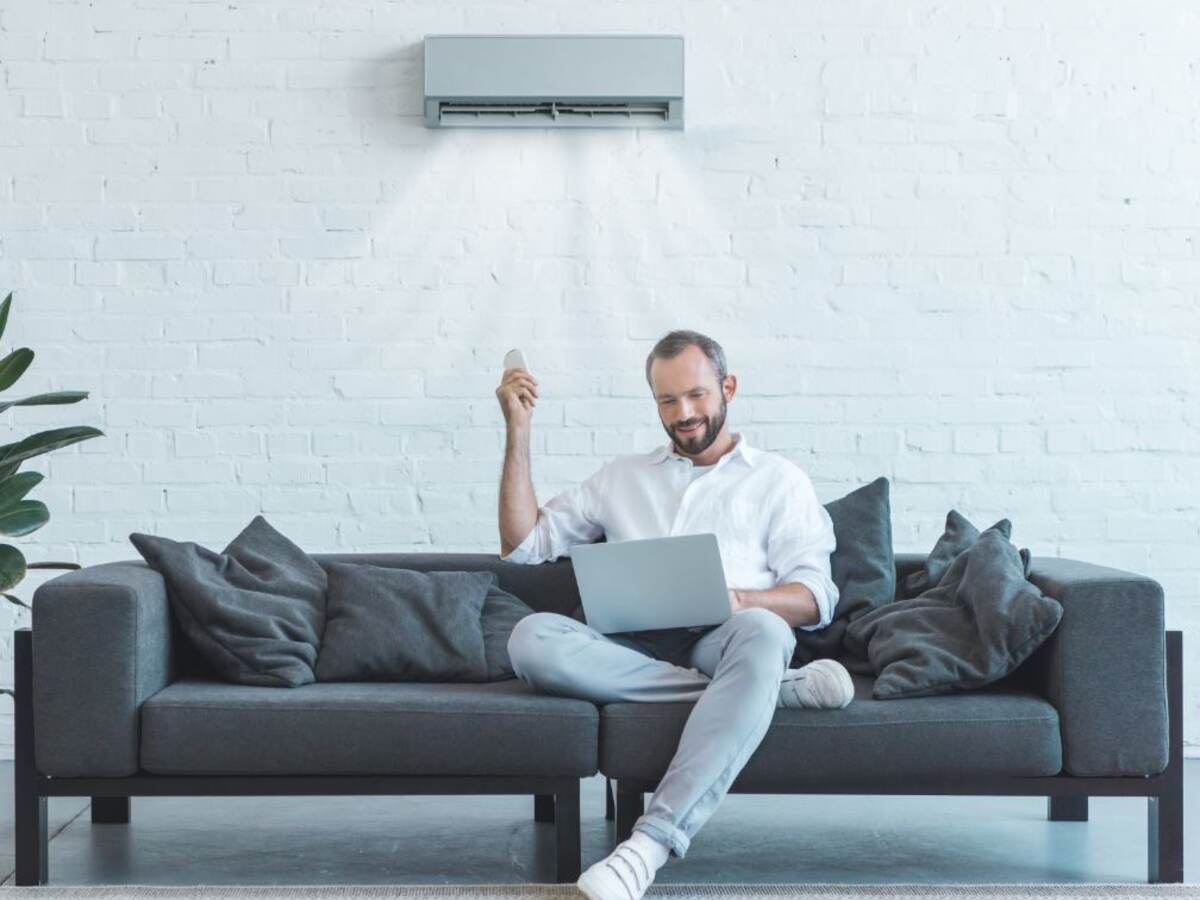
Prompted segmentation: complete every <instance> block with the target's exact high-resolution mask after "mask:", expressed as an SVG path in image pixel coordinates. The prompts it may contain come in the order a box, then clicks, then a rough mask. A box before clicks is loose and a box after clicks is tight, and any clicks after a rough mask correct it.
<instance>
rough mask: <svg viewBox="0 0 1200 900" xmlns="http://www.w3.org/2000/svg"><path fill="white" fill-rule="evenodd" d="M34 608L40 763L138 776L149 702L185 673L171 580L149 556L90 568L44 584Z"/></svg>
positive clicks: (45, 767)
mask: <svg viewBox="0 0 1200 900" xmlns="http://www.w3.org/2000/svg"><path fill="white" fill-rule="evenodd" d="M31 605H32V608H33V691H32V694H33V726H34V727H33V731H34V765H35V767H36V768H37V770H38V771H39V772H40V773H42V774H43V775H52V776H63V777H67V776H86V775H91V776H116V775H132V774H133V773H135V772H136V771H137V770H138V755H139V754H138V742H139V740H138V739H139V716H140V707H141V704H142V701H144V700H145V699H146V698H147V697H149V696H150V695H152V694H155V693H157V692H158V691H159V690H161V689H162V688H163V687H165V686H166V685H168V684H169V683H170V682H171V681H172V680H173V679H174V677H175V672H176V668H175V658H174V649H173V644H174V642H173V640H172V636H171V610H170V606H169V604H168V602H167V592H166V585H165V583H164V581H163V578H162V576H161V575H160V574H159V573H158V572H157V571H155V570H154V569H152V568H150V567H149V566H147V565H146V564H145V563H144V562H142V561H140V560H138V561H122V562H111V563H103V564H100V565H95V566H86V567H84V568H82V569H75V570H73V571H71V572H68V573H66V574H64V575H59V576H58V577H56V578H52V579H51V580H49V581H47V582H45V583H44V584H42V585H40V586H39V587H38V588H37V590H36V591H34V594H33V603H32V604H31Z"/></svg>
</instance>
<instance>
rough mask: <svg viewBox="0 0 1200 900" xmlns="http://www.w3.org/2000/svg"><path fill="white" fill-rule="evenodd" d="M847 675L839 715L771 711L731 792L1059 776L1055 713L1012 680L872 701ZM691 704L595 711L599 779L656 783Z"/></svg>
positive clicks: (861, 680)
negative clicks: (850, 691)
mask: <svg viewBox="0 0 1200 900" xmlns="http://www.w3.org/2000/svg"><path fill="white" fill-rule="evenodd" d="M851 677H852V678H853V679H854V688H855V699H854V700H853V701H852V702H851V703H850V704H849V705H848V706H846V707H844V708H843V709H776V710H775V717H774V719H773V720H772V722H771V727H770V729H768V731H767V734H766V736H765V737H764V738H763V741H762V743H761V744H759V746H758V747H757V748H756V749H755V751H754V753H753V754H752V755H751V757H750V759H749V760H748V761H747V762H746V765H745V767H744V768H743V769H742V771H741V773H740V774H739V775H738V777H737V779H736V781H735V782H734V784H735V786H736V787H738V788H740V789H742V790H751V791H752V790H753V789H754V788H763V789H766V788H769V787H771V786H773V785H778V786H790V785H794V784H798V783H803V782H806V781H807V782H816V783H818V784H819V783H821V782H828V781H831V780H842V779H845V780H847V781H849V780H854V781H859V782H861V781H863V780H865V779H877V780H879V781H881V782H885V783H886V782H889V781H894V780H897V779H900V780H906V779H907V780H911V779H913V778H921V777H926V776H928V777H931V778H936V779H945V778H947V777H951V776H956V775H957V776H967V775H1021V776H1027V775H1053V774H1055V773H1057V772H1058V771H1059V770H1060V769H1061V768H1062V744H1061V741H1060V737H1059V728H1058V713H1057V711H1056V710H1055V708H1054V707H1053V706H1051V705H1050V703H1048V702H1047V701H1046V700H1044V699H1042V698H1041V697H1039V696H1037V695H1036V694H1033V693H1030V692H1029V691H1027V690H1023V689H1021V688H1020V687H1018V686H1016V685H1015V684H1014V683H1012V679H1003V680H1001V681H997V682H994V683H993V684H990V685H987V686H985V687H983V688H980V689H978V690H973V691H967V692H963V693H958V694H945V695H938V696H933V697H915V698H910V699H898V700H873V699H871V686H872V682H873V678H872V677H871V676H866V675H857V674H853V673H852V674H851ZM694 705H695V704H694V703H608V704H605V705H604V706H602V707H601V710H600V771H601V772H603V773H604V774H605V775H607V776H608V777H610V778H638V779H644V780H649V781H657V780H658V779H659V778H661V777H662V775H663V773H664V772H665V771H666V770H667V766H668V765H669V764H670V762H671V757H672V756H673V755H674V753H675V749H676V747H677V746H678V744H679V737H680V735H681V734H682V732H683V726H684V723H685V722H686V720H687V717H688V715H689V714H690V713H691V711H692V708H693V707H694ZM817 793H819V791H817Z"/></svg>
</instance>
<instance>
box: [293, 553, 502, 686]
mask: <svg viewBox="0 0 1200 900" xmlns="http://www.w3.org/2000/svg"><path fill="white" fill-rule="evenodd" d="M326 572H327V573H328V576H329V590H328V611H327V616H326V622H325V635H324V637H323V639H322V642H321V650H320V655H319V656H318V658H317V665H316V675H317V680H318V681H487V680H488V664H487V656H486V652H485V649H484V640H483V628H482V625H481V620H482V615H483V604H484V600H485V599H486V597H487V594H488V589H489V588H490V587H492V586H493V585H495V583H496V576H495V574H494V573H492V572H486V571H484V572H419V571H417V570H415V569H402V568H391V567H388V566H375V565H370V564H365V563H364V564H357V563H344V562H330V563H327V564H326Z"/></svg>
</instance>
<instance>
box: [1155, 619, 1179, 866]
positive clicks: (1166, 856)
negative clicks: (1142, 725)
mask: <svg viewBox="0 0 1200 900" xmlns="http://www.w3.org/2000/svg"><path fill="white" fill-rule="evenodd" d="M1166 640H1167V729H1168V730H1167V768H1166V769H1164V770H1163V772H1162V778H1163V786H1162V791H1161V793H1159V794H1158V795H1154V796H1150V797H1148V798H1147V799H1146V813H1147V815H1146V827H1147V841H1146V846H1147V849H1148V850H1149V860H1148V864H1149V865H1148V868H1149V882H1150V883H1151V884H1179V883H1181V882H1182V881H1183V632H1182V631H1168V632H1167V633H1166Z"/></svg>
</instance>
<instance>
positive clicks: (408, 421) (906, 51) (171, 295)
mask: <svg viewBox="0 0 1200 900" xmlns="http://www.w3.org/2000/svg"><path fill="white" fill-rule="evenodd" d="M472 31H475V32H490V31H501V32H542V31H560V32H571V31H576V32H579V31H621V32H639V31H641V32H646V31H650V32H656V31H671V32H676V31H677V32H681V33H683V34H684V35H685V36H686V38H687V54H688V60H687V91H688V93H687V121H688V128H687V131H686V132H684V133H681V134H680V133H662V132H643V133H638V132H632V131H610V132H604V131H598V132H593V133H588V132H560V133H540V132H538V131H491V132H478V131H470V130H461V131H453V130H447V131H441V132H434V131H429V130H427V129H425V128H424V127H423V126H422V121H421V118H420V97H421V77H420V71H421V58H422V57H421V43H420V41H421V38H422V36H423V35H424V34H425V33H426V32H472ZM1198 42H1200V8H1197V7H1196V6H1195V4H1189V3H1185V2H1152V0H1147V2H1141V3H1136V4H1133V3H1128V2H1118V0H1060V2H1056V3H1051V4H1047V3H1045V2H1043V0H1036V2H1035V0H997V2H987V3H984V2H968V3H958V4H954V3H950V4H947V3H940V2H933V0H900V2H894V0H814V2H808V3H795V2H790V0H788V2H785V0H754V2H734V0H723V2H720V3H717V2H710V0H688V2H686V3H666V2H659V0H643V2H640V3H636V4H635V3H629V2H620V0H596V2H590V3H575V4H560V3H546V2H508V3H451V2H445V0H438V2H434V0H412V2H405V3H399V2H390V0H374V2H372V0H340V2H337V3H334V2H317V0H275V2H272V0H243V2H239V3H226V2H212V0H204V2H199V0H195V2H190V0H92V2H82V0H81V2H59V0H0V78H2V79H3V86H4V90H3V91H2V92H0V291H6V290H7V289H10V288H11V289H14V290H15V291H16V302H15V306H14V309H13V313H12V318H11V320H10V324H9V331H8V333H7V334H6V335H5V336H4V344H5V345H6V347H5V350H7V349H10V348H11V347H12V346H14V345H19V344H28V345H29V346H31V347H33V348H34V349H35V350H36V352H37V354H38V357H37V360H36V362H35V363H34V366H33V368H32V369H31V371H30V372H29V374H27V375H26V377H25V378H24V379H23V381H22V382H21V384H20V386H19V387H20V388H21V390H22V391H23V392H28V393H32V392H33V391H34V390H42V389H57V388H76V389H88V390H90V391H91V392H92V395H91V398H90V399H89V400H88V401H86V402H85V403H83V404H80V405H78V406H74V407H65V408H62V407H59V408H55V407H50V408H43V409H16V410H10V411H9V412H8V413H7V414H6V415H7V416H8V421H9V423H11V424H12V425H14V426H16V428H15V433H17V434H20V433H28V432H29V431H31V430H33V429H35V428H38V427H47V426H50V425H61V424H68V423H93V424H96V425H98V426H100V427H101V428H103V429H104V430H105V432H106V436H105V437H104V438H102V439H97V440H94V441H90V442H88V443H85V444H83V445H80V446H77V447H73V448H68V449H67V450H66V451H59V452H57V453H55V454H52V455H50V456H46V457H40V458H39V459H38V460H37V461H36V463H35V464H33V465H31V466H30V468H36V469H38V470H40V471H43V472H45V473H46V474H47V475H48V479H47V481H46V483H45V484H44V485H43V486H42V487H40V488H39V489H38V495H39V496H40V497H41V498H43V499H44V500H46V501H47V502H48V503H49V504H50V506H51V508H52V511H53V519H52V521H51V523H50V524H49V525H48V526H47V527H45V528H44V529H42V530H41V531H39V532H37V533H36V534H35V535H33V536H31V538H36V540H34V539H26V540H23V541H22V544H23V545H24V546H25V547H26V548H27V549H28V554H29V556H30V558H31V559H34V560H38V559H63V558H66V559H74V560H77V561H79V562H82V563H85V564H89V563H95V562H100V561H104V560H110V559H120V558H135V557H136V553H135V552H134V551H133V549H132V547H131V546H130V545H129V543H128V540H127V535H128V534H129V532H130V531H133V530H144V531H154V532H158V533H162V534H167V535H170V536H174V537H178V538H186V539H194V540H198V541H201V542H206V543H209V544H210V545H212V546H222V545H223V542H224V541H226V540H228V539H229V538H230V537H231V536H232V535H233V534H234V533H236V531H237V530H238V529H239V528H240V527H241V526H242V525H244V524H245V522H246V521H248V519H249V518H250V517H251V516H252V515H253V514H254V513H256V512H259V511H262V512H264V513H266V514H267V515H268V516H269V517H270V518H271V520H272V521H273V522H275V523H276V524H277V525H278V526H280V527H281V528H282V529H283V530H284V531H285V532H286V533H288V534H289V535H291V536H292V537H293V538H294V539H296V540H297V541H299V542H300V543H302V544H303V545H304V546H306V547H307V548H309V549H311V550H334V549H337V550H380V549H390V550H423V549H424V550H475V551H480V552H496V550H497V541H498V536H497V527H496V496H497V489H498V476H499V471H500V464H501V454H502V449H503V434H502V418H501V415H500V412H499V409H498V407H497V404H496V401H495V397H494V395H493V390H494V388H495V385H496V383H497V380H498V377H499V363H500V359H501V357H502V354H503V353H504V351H506V350H507V349H508V348H509V347H511V346H514V345H521V346H523V347H525V348H526V349H527V350H528V352H529V355H530V358H531V361H532V365H533V368H534V370H535V373H536V374H537V375H538V376H539V377H540V379H541V384H542V401H541V403H540V405H539V407H538V410H537V412H536V415H535V427H534V432H533V448H534V476H535V483H536V486H537V489H538V494H539V499H542V500H545V499H548V498H549V497H550V496H551V495H552V493H554V492H556V491H557V490H560V489H562V488H565V487H567V486H569V485H571V484H573V483H574V482H576V481H578V480H579V479H581V478H583V477H584V476H586V475H588V474H590V472H592V471H593V470H594V469H595V468H596V467H597V466H598V465H599V464H600V463H601V462H602V461H603V460H605V459H606V458H608V457H609V456H611V455H612V454H615V453H621V452H627V451H628V450H629V449H630V448H638V447H641V448H649V447H651V446H653V445H655V444H657V443H659V442H661V441H662V440H663V439H664V438H663V434H662V432H661V429H660V426H659V424H658V420H657V416H656V413H655V409H654V406H653V405H652V403H651V402H650V399H649V397H648V394H647V390H646V386H645V384H644V382H643V376H642V366H643V361H644V358H645V355H646V352H647V351H648V350H649V348H650V346H651V345H652V344H653V342H654V340H655V339H657V338H658V337H659V336H660V335H661V334H662V333H663V332H665V331H666V330H668V329H670V328H674V327H692V328H697V329H699V330H701V331H704V332H707V333H709V334H711V335H713V336H714V337H716V338H717V339H718V340H720V341H721V342H722V343H723V344H724V345H725V347H726V350H727V352H728V355H729V359H730V363H731V367H732V370H733V372H734V373H735V374H737V375H738V376H739V379H740V394H739V396H738V397H737V399H736V400H735V402H734V404H733V405H732V406H731V408H730V414H731V422H732V423H733V425H734V426H735V427H736V428H742V429H745V430H746V431H747V432H748V434H749V435H750V436H752V438H753V439H754V440H755V442H756V443H758V444H759V445H760V446H764V447H766V448H769V449H771V450H775V451H779V452H781V453H784V454H786V455H788V456H789V457H790V458H792V459H794V460H795V461H796V462H798V463H800V464H801V465H803V466H804V467H805V468H806V469H807V471H808V472H809V473H810V474H811V475H812V477H813V479H814V480H815V482H816V484H817V486H818V489H819V492H820V494H821V496H822V498H823V499H824V500H830V499H833V498H835V497H837V496H840V495H841V494H843V493H845V492H846V491H848V490H850V489H851V488H853V487H855V486H857V485H859V484H862V483H864V482H866V481H869V480H870V479H872V478H874V477H875V476H877V475H879V474H885V475H887V476H888V477H889V478H891V479H892V485H893V503H894V525H895V533H896V545H897V548H898V549H899V550H906V551H914V550H915V551H924V550H927V549H928V548H929V547H930V546H931V544H932V542H933V540H934V539H935V537H936V536H937V534H938V533H939V531H940V529H941V526H942V523H943V518H944V515H945V513H946V511H947V509H949V508H950V507H952V506H954V507H957V508H958V509H960V510H962V511H963V512H964V513H966V514H967V515H968V516H969V517H970V518H972V519H973V520H974V521H975V522H976V523H978V524H980V525H989V524H991V523H992V522H993V521H995V520H996V519H998V518H1000V517H1001V516H1009V517H1010V518H1011V519H1012V521H1013V523H1014V538H1015V539H1016V541H1017V542H1018V544H1019V545H1021V546H1028V547H1029V548H1030V549H1031V550H1032V552H1033V553H1034V554H1035V555H1043V556H1054V555H1065V556H1072V557H1079V558H1082V559H1087V560H1093V561H1097V562H1102V563H1106V564H1109V565H1115V566H1121V567H1126V568H1131V569H1134V570H1136V571H1139V572H1143V573H1146V574H1148V575H1150V576H1152V577H1154V578H1156V579H1158V580H1159V581H1160V582H1161V583H1162V584H1163V586H1164V588H1165V589H1166V594H1167V597H1168V601H1169V603H1168V610H1167V624H1168V627H1169V628H1182V629H1184V630H1185V631H1186V632H1187V636H1186V645H1187V649H1186V657H1187V661H1186V663H1185V671H1187V672H1188V673H1189V675H1190V677H1189V684H1188V688H1187V698H1186V699H1187V709H1188V711H1189V714H1190V717H1189V718H1188V719H1187V727H1188V735H1187V737H1188V740H1189V744H1190V745H1191V746H1192V747H1193V748H1195V747H1197V745H1198V742H1200V721H1198V720H1197V717H1196V715H1195V713H1196V711H1197V710H1198V708H1200V703H1198V702H1197V701H1198V700H1200V677H1198V676H1197V675H1196V672H1198V671H1200V565H1198V563H1200V553H1198V550H1197V548H1198V541H1200V533H1198V531H1200V487H1198V486H1197V478H1196V473H1197V468H1196V462H1197V454H1196V451H1195V448H1196V446H1197V440H1198V439H1200V403H1198V395H1197V376H1198V375H1200V356H1198V351H1197V350H1196V347H1197V340H1198V339H1200V316H1198V315H1197V312H1198V311H1200V310H1198V303H1197V286H1198V285H1200V212H1198V209H1197V200H1198V196H1197V195H1198V192H1200V190H1198V189H1200V143H1198V135H1200V130H1198V127H1200V90H1198V87H1200V85H1198V82H1197V70H1196V65H1195V47H1196V46H1197V43H1198ZM35 584H36V582H35V581H34V580H33V579H31V580H30V581H29V582H28V583H27V584H26V585H25V586H23V588H22V589H21V592H22V593H23V594H25V595H26V596H28V595H30V594H31V593H32V588H33V587H34V586H35ZM4 609H5V612H4V614H3V616H2V617H0V618H3V621H0V666H2V671H0V681H2V682H3V683H5V684H9V683H11V632H12V627H13V625H14V624H25V619H24V617H23V614H22V615H18V616H15V617H14V615H13V613H14V611H15V609H14V608H13V607H10V606H8V605H6V606H5V607H4ZM1113 665H1114V666H1119V665H1120V663H1119V661H1113ZM9 710H10V705H9V704H8V703H7V702H4V705H3V710H2V711H0V719H2V720H3V721H0V753H4V752H7V753H9V754H11V715H10V712H9Z"/></svg>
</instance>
